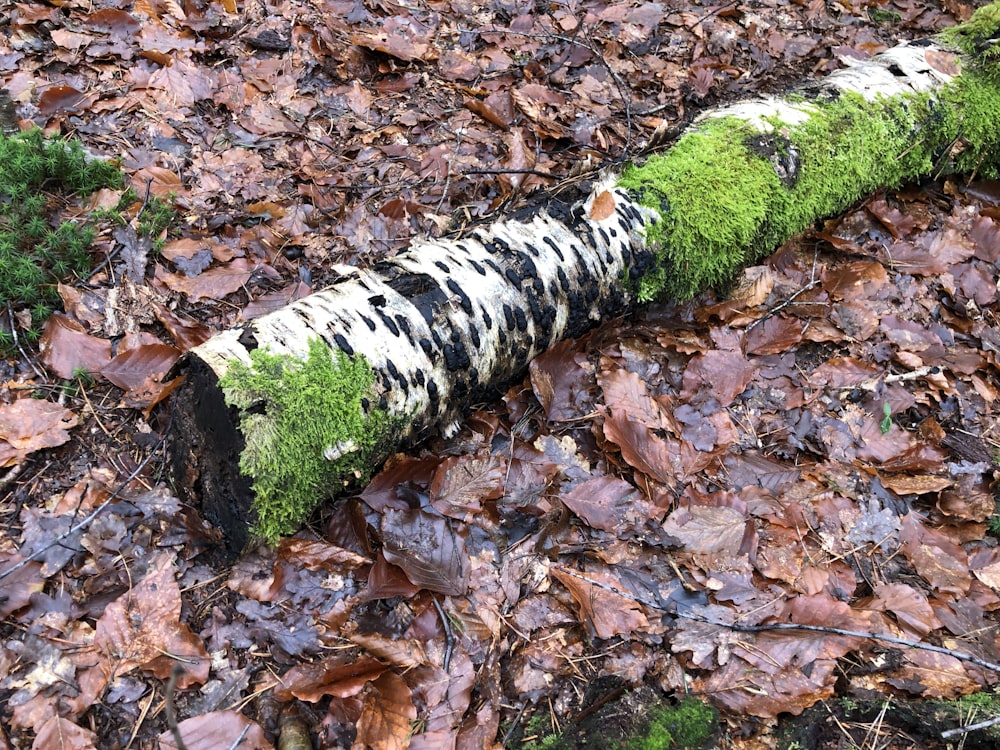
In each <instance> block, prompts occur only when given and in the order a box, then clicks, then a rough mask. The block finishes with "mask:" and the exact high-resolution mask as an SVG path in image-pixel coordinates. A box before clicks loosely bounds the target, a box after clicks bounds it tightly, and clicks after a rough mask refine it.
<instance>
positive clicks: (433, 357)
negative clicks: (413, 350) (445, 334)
mask: <svg viewBox="0 0 1000 750" xmlns="http://www.w3.org/2000/svg"><path fill="white" fill-rule="evenodd" d="M420 348H421V349H423V350H424V354H425V355H427V359H429V360H430V361H431V362H432V363H433V362H437V351H436V350H435V349H434V345H433V344H431V341H430V339H420Z"/></svg>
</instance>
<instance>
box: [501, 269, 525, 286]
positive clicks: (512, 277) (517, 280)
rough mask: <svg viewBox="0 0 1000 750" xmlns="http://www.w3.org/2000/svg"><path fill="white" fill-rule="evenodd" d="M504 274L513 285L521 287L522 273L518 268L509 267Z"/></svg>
mask: <svg viewBox="0 0 1000 750" xmlns="http://www.w3.org/2000/svg"><path fill="white" fill-rule="evenodd" d="M503 275H504V276H506V277H507V281H509V282H510V283H511V284H512V285H513V286H516V287H517V288H518V289H520V288H521V275H520V274H519V273H518V272H517V271H516V270H514V269H513V268H508V269H507V270H505V271H504V272H503Z"/></svg>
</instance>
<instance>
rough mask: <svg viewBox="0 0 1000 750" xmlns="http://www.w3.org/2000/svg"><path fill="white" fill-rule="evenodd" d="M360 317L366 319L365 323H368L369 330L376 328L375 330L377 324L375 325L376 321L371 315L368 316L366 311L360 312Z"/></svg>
mask: <svg viewBox="0 0 1000 750" xmlns="http://www.w3.org/2000/svg"><path fill="white" fill-rule="evenodd" d="M358 317H359V318H361V320H363V321H364V323H365V325H366V326H368V330H369V331H374V330H375V328H376V327H377V326H376V325H375V321H374V320H372V319H371V318H369V317H368V316H367V315H365V314H364V313H358Z"/></svg>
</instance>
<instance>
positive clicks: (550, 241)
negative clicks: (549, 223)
mask: <svg viewBox="0 0 1000 750" xmlns="http://www.w3.org/2000/svg"><path fill="white" fill-rule="evenodd" d="M542 242H544V243H545V244H546V245H548V246H549V247H551V248H552V252H554V253H555V254H556V257H557V258H559V260H561V261H562V262H563V263H565V262H566V258H565V257H563V254H562V250H560V249H559V245H557V244H556V242H555V240H553V239H552V238H551V237H549V236H548V235H546V236H545V237H542Z"/></svg>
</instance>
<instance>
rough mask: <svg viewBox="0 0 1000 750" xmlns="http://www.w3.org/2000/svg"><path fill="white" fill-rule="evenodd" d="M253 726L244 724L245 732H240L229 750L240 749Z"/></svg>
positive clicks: (180, 749)
mask: <svg viewBox="0 0 1000 750" xmlns="http://www.w3.org/2000/svg"><path fill="white" fill-rule="evenodd" d="M251 726H252V725H251V724H244V725H243V731H242V732H240V736H239V737H237V738H236V739H235V740H233V744H232V745H230V746H229V750H236V748H237V747H239V745H240V743H241V742H243V738H244V737H246V736H247V732H249V731H250V727H251ZM177 750H183V749H182V748H178V749H177Z"/></svg>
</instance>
